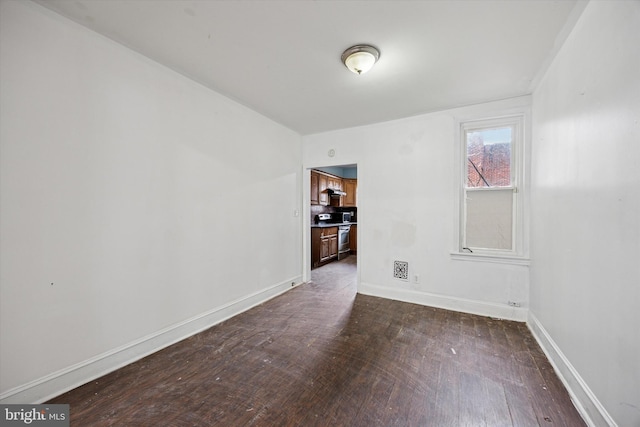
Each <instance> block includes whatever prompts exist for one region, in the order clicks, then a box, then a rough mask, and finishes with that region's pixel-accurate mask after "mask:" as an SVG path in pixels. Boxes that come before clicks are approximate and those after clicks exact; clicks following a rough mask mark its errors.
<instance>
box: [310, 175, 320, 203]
mask: <svg viewBox="0 0 640 427" xmlns="http://www.w3.org/2000/svg"><path fill="white" fill-rule="evenodd" d="M318 189H319V187H318V173H317V172H314V171H311V194H310V195H309V198H310V199H311V204H312V205H318V204H320V199H319V197H318Z"/></svg>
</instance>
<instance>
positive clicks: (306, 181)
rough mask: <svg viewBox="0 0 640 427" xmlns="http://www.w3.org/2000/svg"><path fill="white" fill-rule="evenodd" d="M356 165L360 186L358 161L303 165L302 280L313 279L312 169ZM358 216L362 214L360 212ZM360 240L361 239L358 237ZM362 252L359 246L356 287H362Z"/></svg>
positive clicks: (305, 281)
mask: <svg viewBox="0 0 640 427" xmlns="http://www.w3.org/2000/svg"><path fill="white" fill-rule="evenodd" d="M347 165H348V166H351V165H354V166H355V167H356V168H357V169H358V186H360V181H359V177H360V167H359V165H358V162H344V161H343V162H340V163H336V164H322V165H316V164H312V165H311V166H309V165H303V168H302V188H303V191H302V195H303V196H302V204H303V206H302V228H303V233H302V281H303V282H304V283H307V282H309V281H310V280H311V169H318V168H327V167H340V166H347ZM359 205H360V202H359V201H358V206H357V208H358V212H359V211H360V206H359ZM358 216H360V215H359V214H358ZM358 235H360V224H358ZM358 240H360V239H358ZM360 253H361V250H360V248H358V252H357V253H356V255H355V256H356V287H357V289H358V290H359V289H360V259H361V258H360Z"/></svg>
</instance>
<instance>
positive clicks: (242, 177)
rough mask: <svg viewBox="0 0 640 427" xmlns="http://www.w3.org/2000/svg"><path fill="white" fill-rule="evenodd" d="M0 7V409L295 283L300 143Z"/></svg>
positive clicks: (92, 40) (118, 52)
mask: <svg viewBox="0 0 640 427" xmlns="http://www.w3.org/2000/svg"><path fill="white" fill-rule="evenodd" d="M0 7H1V13H0V17H1V21H0V29H1V33H0V43H1V45H0V49H1V57H0V66H1V69H0V72H1V75H2V79H1V86H0V93H1V104H0V114H1V115H0V123H1V134H0V136H1V177H0V178H1V186H0V197H1V203H2V211H1V217H0V226H1V229H0V232H1V234H2V239H1V253H2V259H1V270H0V273H1V275H0V278H1V280H0V286H1V288H0V289H1V295H2V297H1V303H0V304H1V305H0V316H1V317H0V328H1V329H0V382H1V384H0V385H1V388H0V400H2V399H4V400H3V401H5V402H10V401H13V400H21V401H23V402H24V401H25V400H27V401H28V400H31V401H39V400H42V398H44V397H45V396H46V394H51V393H53V394H55V393H56V392H59V391H60V389H61V388H66V387H69V386H71V385H77V384H80V383H82V382H84V381H86V380H87V378H88V377H89V376H92V375H96V374H98V373H101V371H107V370H110V369H113V368H114V367H115V366H114V364H117V363H120V364H123V363H126V362H127V361H129V360H130V359H131V358H135V357H139V356H140V354H141V352H149V351H153V350H154V349H157V348H158V346H162V345H166V343H167V342H168V341H172V340H176V339H179V338H180V337H181V336H184V335H185V334H190V333H193V332H194V330H195V329H198V328H204V327H206V326H207V325H209V324H211V323H212V322H215V321H218V320H220V318H222V317H226V316H229V315H231V314H233V313H234V312H237V311H238V310H242V309H245V308H246V307H247V306H248V305H251V304H255V303H256V302H259V301H261V300H263V299H264V298H268V297H270V296H272V295H273V294H274V293H277V292H281V291H283V290H284V289H287V288H290V287H291V282H292V281H296V282H299V281H300V280H301V275H302V271H301V269H302V266H301V256H300V253H301V250H302V249H301V240H302V234H301V223H302V221H301V218H300V216H298V217H294V214H293V212H294V210H295V209H301V192H302V190H301V187H300V185H301V184H300V181H301V168H300V165H301V149H300V136H299V135H298V134H296V133H294V132H293V131H291V130H288V129H286V128H284V127H283V126H281V125H279V124H276V123H274V122H272V121H270V120H268V119H266V118H264V117H262V116H260V115H258V114H257V113H255V112H252V111H251V110H249V109H247V108H245V107H243V106H241V105H238V104H237V103H235V102H232V101H230V100H229V99H227V98H224V97H223V96H221V95H219V94H216V93H214V92H212V91H210V90H208V89H206V88H204V87H202V86H200V85H198V84H197V83H194V82H193V81H191V80H189V79H187V78H185V77H183V76H181V75H179V74H177V73H174V72H173V71H171V70H169V69H167V68H165V67H163V66H160V65H158V64H157V63H154V62H152V61H150V60H148V59H146V58H145V57H142V56H140V55H138V54H136V53H134V52H132V51H131V50H129V49H126V48H124V47H122V46H120V45H118V44H116V43H114V42H112V41H110V40H107V39H105V38H103V37H101V36H99V35H97V34H95V33H92V32H90V31H88V30H86V29H84V28H83V27H80V26H78V25H76V24H74V23H71V22H70V21H68V20H66V19H65V18H62V17H60V16H58V15H56V14H54V13H52V12H49V11H48V10H46V9H44V8H42V7H40V6H38V5H35V4H32V3H31V2H22V1H6V0H3V1H2V3H1V6H0ZM262 212H269V214H270V218H277V219H278V221H268V222H264V221H263V218H262V217H261V215H260V214H261V213H262ZM189 321H190V322H189ZM185 322H186V323H185ZM132 348H133V349H132ZM120 353H122V354H120ZM105 358H106V361H105ZM92 364H93V365H95V366H93V367H91V365H92ZM87 366H89V367H88V368H87ZM76 371H78V372H76ZM65 375H66V376H67V377H68V378H67V379H64V378H63V379H62V380H61V379H60V378H58V377H64V376H65ZM56 381H57V382H56Z"/></svg>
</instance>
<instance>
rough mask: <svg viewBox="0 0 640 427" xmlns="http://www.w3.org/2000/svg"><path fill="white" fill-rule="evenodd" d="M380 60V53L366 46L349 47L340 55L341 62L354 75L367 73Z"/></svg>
mask: <svg viewBox="0 0 640 427" xmlns="http://www.w3.org/2000/svg"><path fill="white" fill-rule="evenodd" d="M378 58H380V51H378V49H376V48H375V47H373V46H370V45H368V44H357V45H355V46H351V47H350V48H349V49H347V50H345V51H344V52H343V53H342V62H343V63H344V65H346V67H347V68H348V69H350V70H351V71H353V72H354V73H356V74H363V73H366V72H367V71H369V70H370V69H371V68H372V67H373V65H374V64H375V63H376V62H377V61H378Z"/></svg>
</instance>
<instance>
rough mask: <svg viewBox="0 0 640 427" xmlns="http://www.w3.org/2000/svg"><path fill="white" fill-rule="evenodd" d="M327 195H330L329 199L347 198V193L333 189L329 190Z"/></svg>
mask: <svg viewBox="0 0 640 427" xmlns="http://www.w3.org/2000/svg"><path fill="white" fill-rule="evenodd" d="M327 193H329V197H340V196H346V195H347V193H345V192H344V191H342V190H332V189H330V188H329V189H327Z"/></svg>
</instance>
